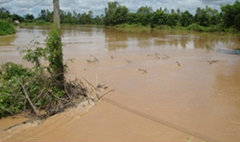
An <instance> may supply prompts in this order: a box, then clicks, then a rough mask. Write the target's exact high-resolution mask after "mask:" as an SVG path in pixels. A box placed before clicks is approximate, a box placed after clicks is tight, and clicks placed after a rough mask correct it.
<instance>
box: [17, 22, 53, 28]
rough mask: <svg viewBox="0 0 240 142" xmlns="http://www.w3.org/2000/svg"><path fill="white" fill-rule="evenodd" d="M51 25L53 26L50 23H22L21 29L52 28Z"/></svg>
mask: <svg viewBox="0 0 240 142" xmlns="http://www.w3.org/2000/svg"><path fill="white" fill-rule="evenodd" d="M51 25H52V23H49V22H44V21H35V22H32V23H21V24H20V27H22V28H32V27H35V26H51Z"/></svg>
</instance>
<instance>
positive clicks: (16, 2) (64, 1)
mask: <svg viewBox="0 0 240 142" xmlns="http://www.w3.org/2000/svg"><path fill="white" fill-rule="evenodd" d="M109 1H113V0H60V7H61V9H62V10H65V11H77V12H81V13H83V12H88V11H89V10H92V11H93V12H94V13H95V14H96V15H99V14H102V13H104V8H105V7H107V3H108V2H109ZM117 1H118V2H119V3H120V4H121V5H126V6H127V7H128V8H129V9H130V11H136V10H137V9H138V8H139V7H140V6H151V7H152V8H153V10H156V9H158V8H160V7H167V8H168V9H177V8H180V9H181V10H189V11H190V12H191V13H194V12H195V10H196V8H197V7H205V6H206V5H208V6H209V7H213V8H217V9H219V8H220V5H221V4H228V3H230V4H232V3H234V1H235V0H117ZM0 7H4V8H7V9H8V10H10V12H12V13H18V14H20V15H24V14H26V13H31V14H34V15H35V16H36V15H37V14H38V13H39V12H40V10H41V9H50V10H52V0H0Z"/></svg>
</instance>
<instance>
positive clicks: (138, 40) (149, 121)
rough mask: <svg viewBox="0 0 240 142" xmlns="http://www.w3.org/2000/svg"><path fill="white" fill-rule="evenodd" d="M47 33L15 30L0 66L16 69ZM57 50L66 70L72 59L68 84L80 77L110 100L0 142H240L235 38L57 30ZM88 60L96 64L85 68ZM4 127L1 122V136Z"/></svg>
mask: <svg viewBox="0 0 240 142" xmlns="http://www.w3.org/2000/svg"><path fill="white" fill-rule="evenodd" d="M47 33H48V29H47V28H41V27H35V28H31V29H30V28H28V29H27V28H19V29H18V32H17V34H16V35H13V36H8V37H0V61H1V62H0V63H5V62H7V61H14V62H18V63H22V61H21V59H20V55H19V54H18V51H17V48H18V47H20V48H21V47H22V46H25V45H27V44H28V43H29V42H30V41H31V40H36V41H39V42H40V43H41V44H44V43H45V42H44V39H45V37H46V36H47ZM63 43H64V51H63V52H64V59H65V62H68V59H73V62H68V66H69V72H68V74H67V78H69V79H72V78H76V77H77V78H81V77H82V76H83V77H85V78H87V79H88V80H89V81H90V82H91V83H92V84H105V85H107V86H108V87H109V88H112V89H114V92H112V93H110V94H108V95H106V96H105V97H104V98H103V100H101V101H100V102H99V103H97V105H96V106H94V107H93V108H92V109H90V110H89V111H88V112H84V113H83V112H82V111H79V109H78V108H73V109H70V110H68V111H66V112H64V113H61V114H57V115H55V116H53V117H51V118H49V119H47V120H45V121H44V122H43V123H41V124H39V125H34V126H32V127H31V126H29V127H27V128H26V127H24V128H21V127H19V128H18V129H17V130H14V129H13V130H11V131H7V132H3V131H0V142H1V141H9V142H13V141H16V142H27V141H34V142H53V141H66V142H67V141H89V142H90V141H91V142H93V141H104V142H111V141H121V142H125V141H126V142H132V141H134V142H135V141H136V142H137V141H144V142H145V141H146V142H151V141H152V142H155V141H176V142H178V141H183V142H186V141H194V142H195V141H196V142H198V141H209V142H225V141H228V142H237V141H239V140H240V55H238V51H239V50H236V49H240V36H239V35H234V34H223V33H194V32H169V31H151V32H136V33H132V32H131V33H130V32H122V31H117V30H113V29H105V28H97V27H84V26H63ZM226 53H229V54H226ZM93 58H97V59H98V60H99V61H98V62H93V63H90V62H87V60H92V59H93ZM10 122H11V119H9V118H6V119H2V120H0V128H1V129H2V128H5V127H7V126H6V125H10V124H11V123H10ZM6 123H8V124H6ZM12 124H13V123H12Z"/></svg>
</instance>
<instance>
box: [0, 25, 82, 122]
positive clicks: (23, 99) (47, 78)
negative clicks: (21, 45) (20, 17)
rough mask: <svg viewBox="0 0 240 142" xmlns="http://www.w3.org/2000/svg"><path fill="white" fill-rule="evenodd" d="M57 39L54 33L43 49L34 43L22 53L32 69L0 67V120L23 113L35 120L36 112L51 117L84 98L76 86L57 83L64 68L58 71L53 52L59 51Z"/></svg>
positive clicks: (56, 60) (80, 87) (16, 65)
mask: <svg viewBox="0 0 240 142" xmlns="http://www.w3.org/2000/svg"><path fill="white" fill-rule="evenodd" d="M59 36H60V34H59V33H58V32H57V31H56V30H53V31H52V32H50V33H49V36H48V38H47V47H46V48H42V47H40V46H39V43H38V42H34V43H33V44H30V46H29V47H26V48H25V49H22V50H21V53H23V55H24V56H23V59H24V60H26V61H28V62H29V63H31V64H32V67H31V68H27V67H23V66H22V65H18V64H14V63H10V62H8V63H5V64H3V65H1V66H0V118H1V117H4V116H8V115H13V114H17V113H19V112H23V111H26V112H32V113H33V114H35V115H37V116H38V115H39V110H43V111H45V115H52V114H54V113H56V112H58V111H60V110H61V109H62V108H64V107H65V106H67V105H71V104H72V102H73V101H72V100H73V99H79V98H81V97H84V96H85V94H86V89H84V88H82V85H81V84H79V82H75V83H72V82H66V81H65V80H63V82H59V80H58V78H59V77H63V76H62V74H61V75H59V74H57V73H58V71H59V69H61V67H62V68H63V66H61V67H59V59H58V58H56V57H57V56H56V55H57V54H56V52H59V49H60V48H61V45H60V43H61V41H60V40H59ZM53 46H54V47H56V49H53V48H54V47H53ZM61 79H64V78H61ZM60 83H61V84H60ZM80 83H81V82H80Z"/></svg>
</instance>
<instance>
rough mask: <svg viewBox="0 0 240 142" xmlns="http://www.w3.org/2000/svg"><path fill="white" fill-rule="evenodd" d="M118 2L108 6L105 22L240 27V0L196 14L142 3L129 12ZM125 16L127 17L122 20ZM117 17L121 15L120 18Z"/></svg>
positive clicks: (220, 28) (214, 28) (199, 28)
mask: <svg viewBox="0 0 240 142" xmlns="http://www.w3.org/2000/svg"><path fill="white" fill-rule="evenodd" d="M123 7H124V6H121V5H119V4H118V3H117V2H109V3H108V8H106V9H105V17H104V24H105V25H106V26H109V25H111V26H114V25H119V24H135V25H143V26H147V25H151V27H153V28H163V27H166V28H168V27H186V28H185V29H188V30H194V31H206V32H213V31H229V29H230V30H231V31H234V30H235V31H236V30H238V31H239V30H240V26H239V25H240V14H239V13H240V2H238V1H236V2H235V3H234V4H233V5H229V4H228V5H225V6H221V10H222V11H221V12H219V11H218V10H216V9H212V8H210V7H208V6H206V7H205V8H197V9H196V12H195V15H192V14H191V13H190V12H189V11H187V10H186V11H181V10H180V9H177V10H176V11H175V10H174V9H172V10H170V11H169V10H168V9H167V8H165V9H162V8H160V9H157V10H156V11H153V10H152V8H151V7H147V6H144V7H140V8H139V9H138V10H137V12H136V13H133V12H128V9H127V8H126V7H124V8H123ZM121 17H125V18H124V19H123V20H121ZM116 19H118V20H117V21H116Z"/></svg>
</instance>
